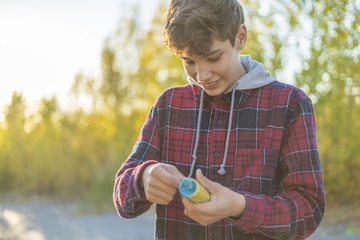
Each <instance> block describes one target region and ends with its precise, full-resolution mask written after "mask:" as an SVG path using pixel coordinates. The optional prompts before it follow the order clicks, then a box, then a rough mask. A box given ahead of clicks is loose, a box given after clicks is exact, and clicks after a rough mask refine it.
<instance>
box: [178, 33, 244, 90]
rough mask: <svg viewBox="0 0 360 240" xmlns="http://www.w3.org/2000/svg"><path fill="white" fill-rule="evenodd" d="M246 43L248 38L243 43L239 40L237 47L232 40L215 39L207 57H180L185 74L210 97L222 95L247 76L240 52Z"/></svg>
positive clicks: (237, 40) (184, 55) (236, 41)
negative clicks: (232, 43) (243, 76)
mask: <svg viewBox="0 0 360 240" xmlns="http://www.w3.org/2000/svg"><path fill="white" fill-rule="evenodd" d="M245 31H246V30H245ZM241 40H244V39H241ZM245 42H246V37H245V41H243V42H241V41H240V40H239V39H238V38H237V39H236V40H235V45H234V46H232V45H231V42H230V40H226V41H219V40H216V39H215V40H213V41H212V48H211V49H210V52H209V54H207V55H206V56H202V55H201V56H200V55H191V56H188V55H186V54H183V55H181V56H180V57H181V58H182V61H183V65H184V69H185V72H186V73H187V74H188V75H189V76H190V77H191V78H192V79H194V80H195V81H197V82H198V83H199V84H200V85H201V86H202V88H203V89H204V90H205V92H206V93H207V94H208V95H210V96H218V95H221V94H223V93H225V92H226V90H228V89H229V88H230V87H231V86H232V85H233V84H234V83H235V82H236V81H237V80H238V79H239V78H240V77H241V76H242V75H244V74H245V69H244V68H243V66H242V65H241V62H240V56H239V55H240V52H239V51H240V50H242V49H243V48H244V46H245Z"/></svg>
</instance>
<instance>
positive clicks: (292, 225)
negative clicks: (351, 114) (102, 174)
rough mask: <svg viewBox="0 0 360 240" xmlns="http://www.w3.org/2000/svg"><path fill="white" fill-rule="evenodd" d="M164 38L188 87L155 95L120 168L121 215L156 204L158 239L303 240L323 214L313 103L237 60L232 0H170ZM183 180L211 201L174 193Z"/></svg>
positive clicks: (238, 16)
mask: <svg viewBox="0 0 360 240" xmlns="http://www.w3.org/2000/svg"><path fill="white" fill-rule="evenodd" d="M164 37H165V43H166V45H167V46H168V47H169V48H170V50H171V51H173V52H174V53H175V54H176V55H177V56H179V57H180V58H182V60H183V65H184V69H185V71H186V73H187V75H188V81H189V84H188V85H186V86H182V87H175V88H171V89H168V90H167V91H165V92H164V93H163V94H162V95H161V96H160V97H159V98H158V100H157V101H156V103H155V104H154V106H153V107H152V109H151V111H150V114H149V116H148V117H147V119H146V121H145V123H144V126H143V128H142V131H141V134H140V137H139V139H138V141H137V143H136V145H135V146H134V149H133V151H132V153H131V154H130V156H129V158H128V159H127V160H126V161H125V162H124V163H123V165H122V166H121V168H120V169H119V171H118V173H117V175H116V179H115V187H114V195H113V197H114V203H115V206H116V208H117V210H118V212H119V214H120V216H122V217H125V218H133V217H136V216H138V215H140V214H142V213H144V212H145V211H147V210H148V209H149V207H150V206H151V205H152V204H153V203H155V204H156V227H155V228H156V230H155V238H156V239H196V240H198V239H217V240H218V239H242V240H244V239H304V238H306V237H308V236H309V235H310V234H311V233H312V232H314V231H315V229H316V227H317V226H318V225H319V223H320V222H321V220H322V217H323V214H324V210H325V196H324V186H323V179H322V173H321V168H320V162H319V155H318V150H317V143H316V133H315V120H314V113H313V107H312V104H311V100H310V99H309V98H308V97H307V96H306V95H305V93H304V92H302V91H301V90H300V89H298V88H296V87H294V86H290V85H287V84H284V83H280V82H278V81H276V80H275V79H273V78H271V77H270V74H269V72H267V71H265V69H264V66H263V65H262V64H261V63H258V62H256V61H253V60H251V58H250V57H249V56H240V51H241V50H242V49H243V48H244V47H245V43H246V41H247V30H246V26H245V25H244V13H243V10H242V7H241V5H240V4H239V3H238V2H237V1H236V0H173V1H171V5H170V7H169V9H168V14H167V18H166V20H165V25H164ZM193 169H197V170H196V174H193ZM189 175H190V176H192V177H194V178H196V179H197V181H198V182H199V183H200V184H201V185H202V186H203V187H204V188H205V189H207V190H208V192H209V193H210V195H211V199H210V201H209V202H206V203H193V202H191V201H190V200H189V199H187V198H184V197H182V196H180V194H179V192H178V187H179V184H180V181H181V180H182V178H184V177H186V176H189ZM139 227H140V226H139Z"/></svg>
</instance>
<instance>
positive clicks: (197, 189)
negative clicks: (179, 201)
mask: <svg viewBox="0 0 360 240" xmlns="http://www.w3.org/2000/svg"><path fill="white" fill-rule="evenodd" d="M179 191H180V193H181V194H182V195H183V196H185V197H187V198H188V199H190V200H191V201H192V202H195V203H202V202H208V201H210V194H209V192H208V191H207V190H206V189H205V188H204V187H203V186H201V185H200V184H199V183H198V182H197V181H196V180H195V179H193V178H183V180H182V181H181V183H180V185H179Z"/></svg>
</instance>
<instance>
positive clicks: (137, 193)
mask: <svg viewBox="0 0 360 240" xmlns="http://www.w3.org/2000/svg"><path fill="white" fill-rule="evenodd" d="M159 146H160V137H159V129H158V121H157V115H156V110H155V107H152V108H151V110H150V113H149V115H148V117H147V119H146V121H145V123H144V125H143V128H142V130H141V133H140V136H139V138H138V140H137V142H136V144H135V146H134V148H133V150H132V152H131V154H130V156H129V158H128V159H127V160H126V161H125V162H124V163H123V164H122V166H121V167H120V169H119V171H118V172H117V174H116V177H115V185H114V191H113V201H114V204H115V207H116V209H117V211H118V213H119V215H120V216H121V217H124V218H134V217H136V216H138V215H140V214H142V213H144V212H146V211H147V210H148V209H149V208H150V206H151V204H152V203H151V202H149V201H147V199H146V195H145V192H144V190H143V189H141V188H140V187H139V179H140V176H141V173H142V171H143V170H144V168H145V167H147V166H148V165H150V164H154V163H157V162H158V161H159V158H160V147H159Z"/></svg>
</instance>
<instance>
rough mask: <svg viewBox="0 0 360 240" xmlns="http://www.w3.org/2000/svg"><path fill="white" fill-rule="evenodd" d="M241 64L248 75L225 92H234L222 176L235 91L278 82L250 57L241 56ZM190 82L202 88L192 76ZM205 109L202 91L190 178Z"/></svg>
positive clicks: (220, 171)
mask: <svg viewBox="0 0 360 240" xmlns="http://www.w3.org/2000/svg"><path fill="white" fill-rule="evenodd" d="M240 62H241V64H242V65H243V66H244V68H245V70H246V71H247V73H246V74H245V75H243V76H242V77H240V78H239V79H238V80H237V81H236V82H235V83H234V85H232V87H231V88H229V89H228V90H227V91H226V92H225V93H229V92H232V96H231V107H230V116H229V125H228V131H227V135H226V144H225V153H224V158H223V163H222V164H221V165H220V169H219V171H218V173H219V174H220V175H223V174H225V173H226V172H225V169H224V167H225V164H226V158H227V153H228V147H229V139H230V132H231V124H232V117H233V110H234V98H235V91H236V90H247V89H255V88H260V87H262V86H265V85H268V84H270V83H272V82H275V81H276V80H275V79H274V78H272V77H271V76H270V73H269V72H268V71H266V70H265V68H264V65H263V64H261V63H259V62H257V61H254V60H252V59H251V57H250V56H240ZM188 81H189V83H190V84H193V85H196V86H199V87H201V85H200V84H199V83H198V82H196V81H195V80H194V79H192V78H191V77H190V76H189V77H188ZM201 88H202V87H201ZM203 108H204V90H201V99H200V108H199V117H198V122H197V127H196V138H195V147H194V153H193V155H192V157H193V161H192V163H191V168H190V173H189V177H190V176H191V175H192V173H193V171H194V166H195V163H196V159H197V156H196V153H197V148H198V145H199V135H200V123H201V116H202V111H203Z"/></svg>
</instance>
